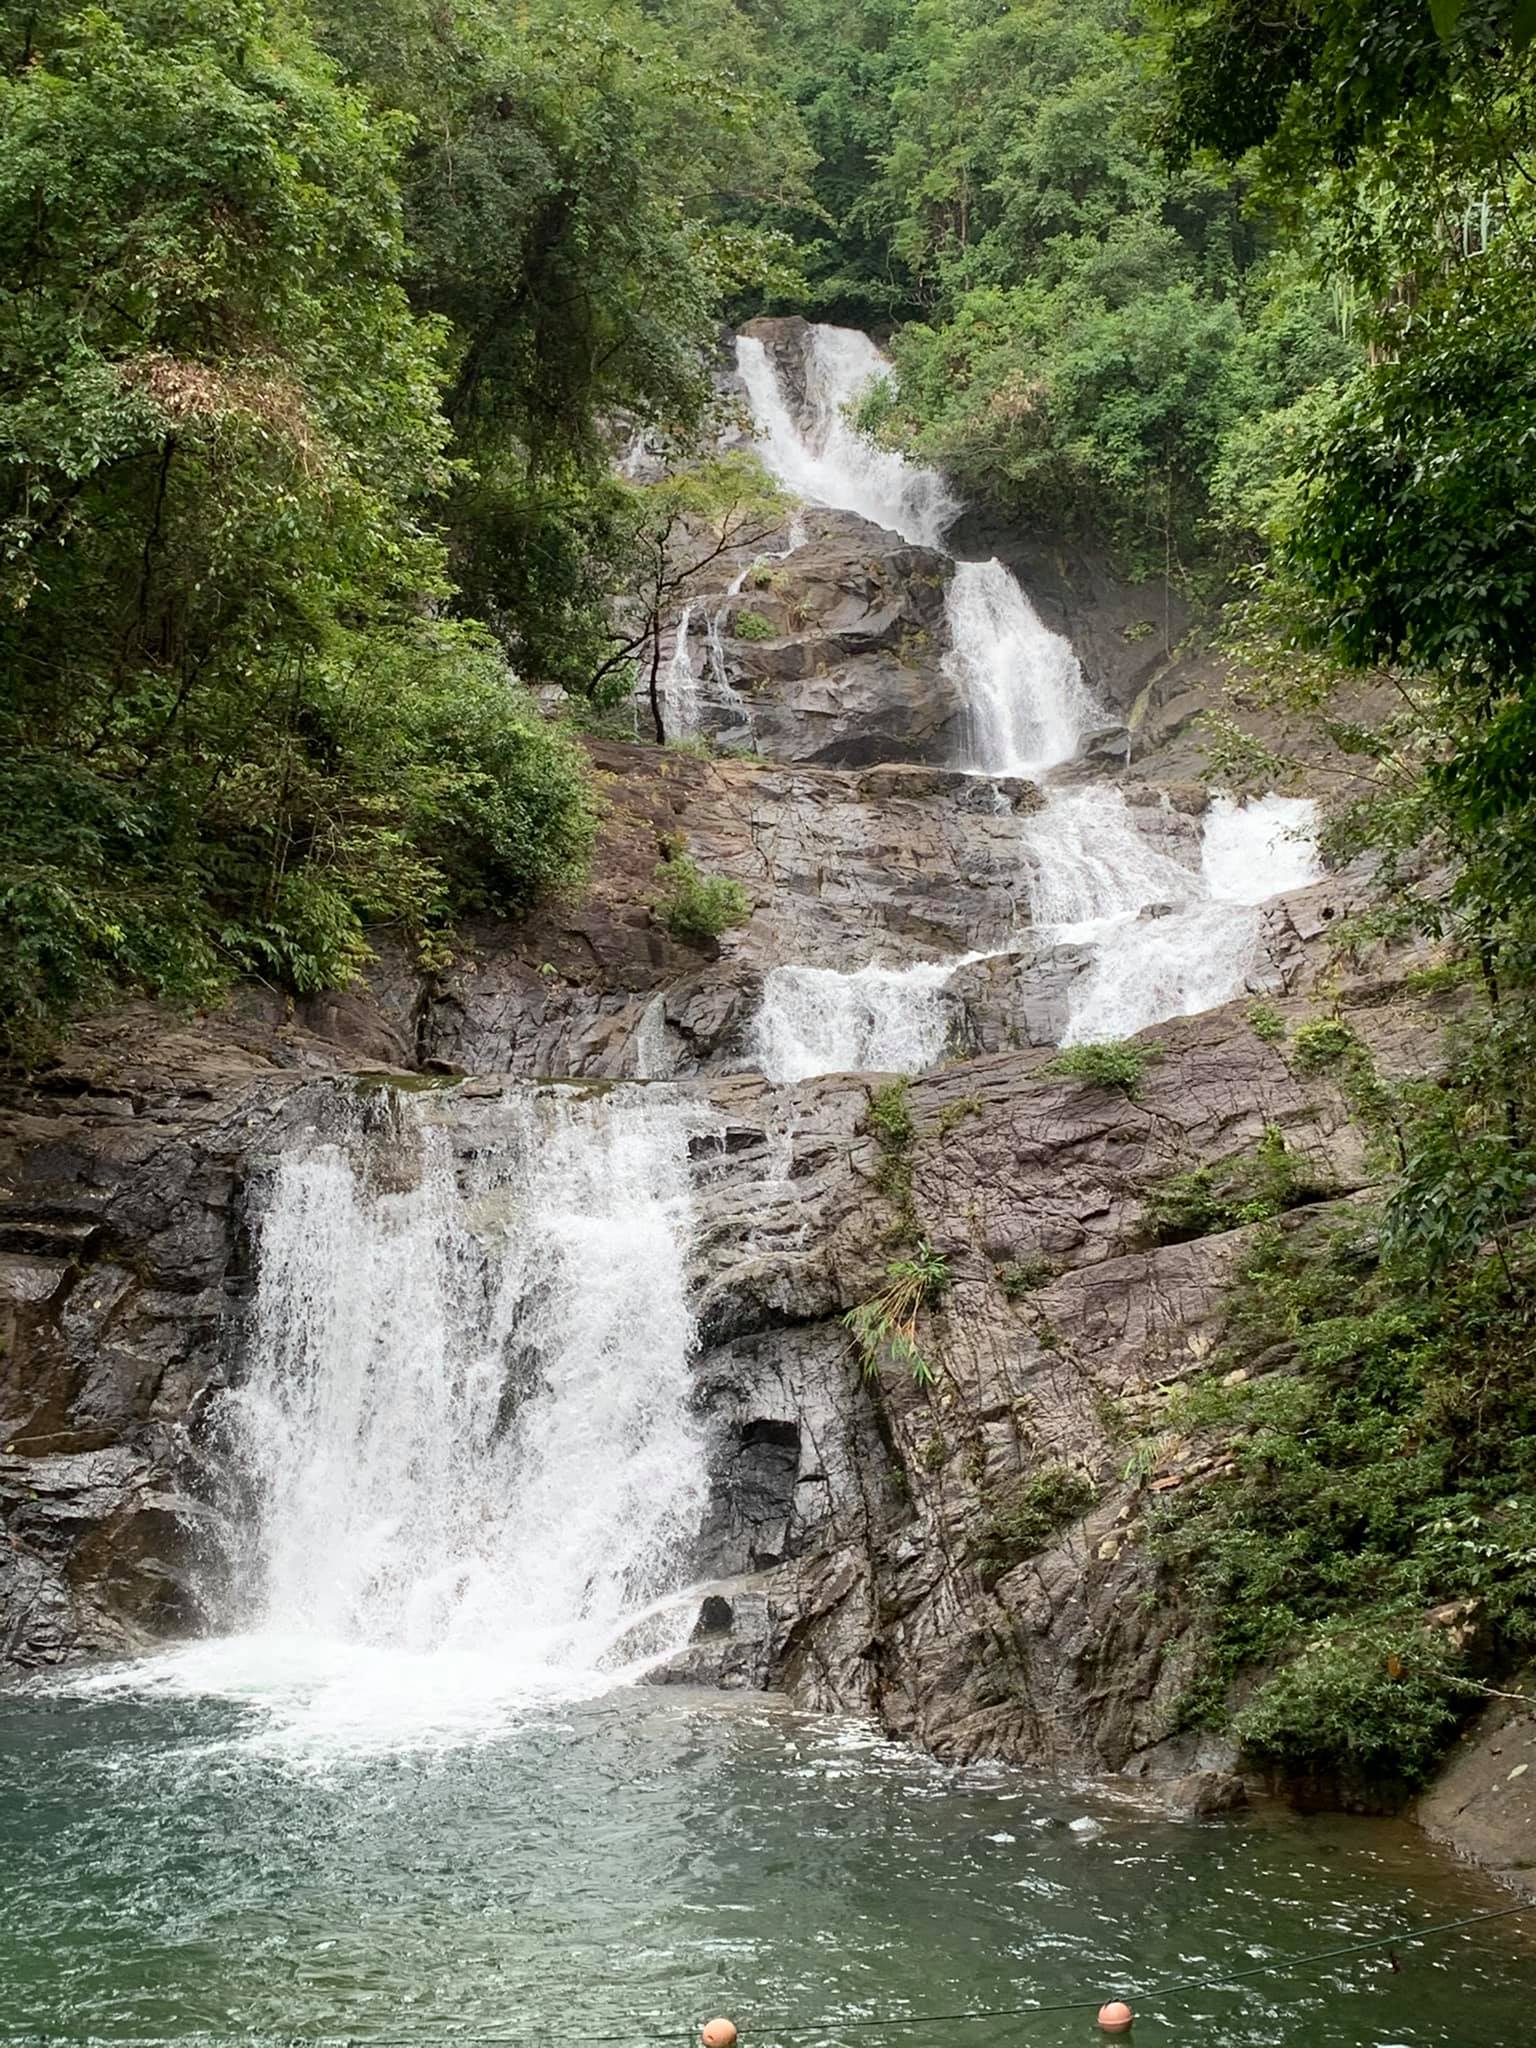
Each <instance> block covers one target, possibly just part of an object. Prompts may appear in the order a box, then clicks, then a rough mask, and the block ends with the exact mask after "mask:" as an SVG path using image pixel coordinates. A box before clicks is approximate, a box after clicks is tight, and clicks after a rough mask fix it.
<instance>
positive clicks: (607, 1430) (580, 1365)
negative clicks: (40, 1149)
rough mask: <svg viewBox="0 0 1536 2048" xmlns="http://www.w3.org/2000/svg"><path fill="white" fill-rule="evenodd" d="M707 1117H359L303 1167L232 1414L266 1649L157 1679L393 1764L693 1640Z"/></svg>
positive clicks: (229, 1650) (279, 1224)
mask: <svg viewBox="0 0 1536 2048" xmlns="http://www.w3.org/2000/svg"><path fill="white" fill-rule="evenodd" d="M456 1120H457V1130H455V1121H456ZM701 1123H702V1120H701V1114H700V1111H699V1110H698V1108H697V1107H696V1106H695V1107H693V1108H690V1107H689V1106H688V1105H687V1104H685V1103H683V1102H680V1101H678V1100H675V1099H671V1098H667V1097H664V1093H663V1091H661V1090H651V1091H644V1090H639V1089H634V1090H630V1089H619V1090H615V1091H613V1092H612V1093H610V1094H607V1095H604V1096H593V1097H582V1096H581V1095H579V1094H577V1093H576V1092H575V1091H566V1090H558V1089H551V1090H545V1091H537V1092H535V1091H532V1090H529V1091H524V1092H521V1093H518V1094H515V1095H511V1096H508V1097H505V1098H502V1099H499V1100H497V1099H492V1100H488V1101H475V1102H473V1103H464V1102H457V1101H455V1100H454V1099H453V1098H437V1097H435V1096H430V1095H429V1096H425V1097H410V1096H389V1095H386V1096H382V1097H366V1096H353V1097H351V1098H350V1099H349V1100H348V1101H347V1102H346V1104H345V1108H344V1112H343V1124H344V1127H343V1128H342V1130H341V1131H340V1132H339V1133H337V1134H327V1136H326V1138H325V1139H324V1140H323V1141H322V1140H321V1139H320V1138H319V1137H312V1138H311V1140H310V1142H308V1143H307V1144H301V1145H299V1146H296V1147H294V1148H292V1149H290V1150H289V1151H287V1152H285V1153H284V1154H283V1156H282V1157H281V1158H280V1159H279V1160H278V1161H277V1162H276V1164H275V1166H274V1167H273V1168H272V1170H271V1173H270V1179H269V1181H268V1183H267V1185H266V1188H265V1191H264V1196H263V1197H262V1198H261V1199H260V1213H259V1216H258V1219H257V1224H256V1253H257V1282H256V1295H255V1301H254V1305H253V1309H252V1313H251V1317H250V1325H249V1330H248V1338H247V1343H246V1353H247V1356H246V1364H245V1370H244V1372H243V1374H242V1375H241V1376H240V1377H239V1379H238V1382H237V1384H236V1386H235V1387H234V1389H233V1390H232V1391H231V1392H230V1393H229V1394H228V1395H226V1396H225V1397H224V1407H223V1413H222V1416H221V1418H220V1419H221V1422H222V1429H221V1432H220V1434H221V1437H222V1440H223V1443H224V1445H225V1458H226V1463H227V1468H228V1484H227V1486H226V1492H227V1493H228V1494H229V1495H230V1496H231V1497H232V1498H233V1499H234V1501H235V1502H236V1503H238V1504H239V1519H240V1521H241V1523H242V1525H243V1528H244V1531H245V1536H246V1540H245V1542H244V1544H243V1546H242V1551H241V1556H240V1561H239V1569H238V1573H237V1583H236V1598H235V1601H234V1612H233V1613H232V1615H231V1617H230V1618H231V1621H232V1622H233V1623H234V1624H235V1626H236V1630H237V1632H236V1633H234V1634H231V1635H226V1636H223V1637H214V1638H210V1639H208V1640H205V1641H203V1642H198V1643H191V1644H188V1645H184V1646H182V1647H181V1648H179V1649H176V1650H174V1651H171V1652H168V1653H165V1655H164V1656H162V1657H159V1658H154V1659H150V1660H148V1661H147V1662H146V1663H145V1664H141V1665H139V1666H137V1667H135V1669H134V1683H135V1684H136V1685H138V1686H142V1685H145V1684H148V1685H149V1686H151V1687H152V1688H153V1687H159V1688H162V1689H166V1690H170V1691H173V1692H179V1693H224V1694H227V1695H231V1696H238V1697H242V1698H243V1697H255V1698H261V1699H263V1700H264V1701H265V1702H266V1704H267V1705H268V1706H269V1708H270V1709H271V1710H272V1713H273V1715H274V1720H275V1722H276V1724H277V1727H278V1729H279V1731H280V1733H285V1734H286V1735H287V1736H289V1737H292V1736H295V1735H296V1736H297V1737H298V1738H299V1739H300V1744H301V1746H302V1747H306V1748H308V1747H312V1746H318V1747H319V1748H321V1749H322V1750H324V1749H333V1748H337V1747H340V1748H343V1749H346V1748H358V1747H362V1748H371V1747H376V1746H379V1745H380V1744H382V1745H384V1746H389V1745H390V1744H392V1743H393V1742H395V1741H397V1740H407V1739H418V1740H419V1739H422V1738H424V1737H425V1738H435V1737H437V1736H440V1735H448V1736H451V1737H452V1738H453V1739H456V1740H457V1739H464V1738H466V1737H471V1736H474V1737H478V1736H480V1735H485V1734H490V1733H492V1732H494V1730H495V1729H496V1727H498V1726H500V1725H501V1724H502V1722H503V1720H504V1718H505V1713H506V1710H507V1709H508V1707H509V1706H516V1705H517V1704H518V1703H519V1702H522V1701H531V1700H534V1699H538V1698H546V1699H547V1698H572V1697H578V1696H580V1695H583V1694H587V1693H592V1692H596V1691H602V1690H604V1689H606V1688H607V1687H608V1686H609V1685H611V1684H613V1683H615V1682H616V1681H617V1680H619V1679H620V1678H622V1677H625V1676H629V1677H633V1676H634V1675H636V1673H637V1671H638V1670H640V1669H642V1668H643V1667H644V1666H645V1665H646V1664H647V1663H649V1662H650V1661H653V1660H654V1659H655V1658H656V1657H658V1656H661V1655H664V1654H666V1653H667V1652H669V1651H671V1650H673V1649H675V1648H677V1647H679V1646H680V1645H681V1643H682V1642H683V1641H684V1640H686V1637H687V1634H688V1630H689V1628H690V1626H691V1624H692V1622H693V1620H694V1619H695V1617H696V1611H697V1610H696V1607H695V1606H694V1605H692V1604H690V1603H689V1602H687V1601H677V1600H675V1599H672V1598H669V1596H671V1595H674V1594H676V1593H677V1592H679V1591H680V1589H681V1588H682V1587H683V1586H684V1585H685V1584H686V1582H687V1579H688V1577H689V1568H690V1565H691V1561H692V1545H693V1541H694V1539H695V1537H696V1535H697V1531H698V1527H699V1521H700V1516H701V1512H702V1509H703V1504H704V1499H705V1468H704V1454H703V1448H702V1443H701V1440H700V1436H699V1433H698V1430H697V1428H696V1426H695V1423H694V1420H693V1417H692V1413H691V1406H690V1403H691V1396H692V1380H691V1376H690V1362H691V1357H692V1353H693V1349H694V1343H695V1328H694V1321H693V1315H692V1312H691V1309H690V1306H689V1301H688V1294H687V1280H686V1259H687V1252H688V1246H689V1242H690V1236H691V1232H692V1228H693V1220H694V1193H693V1186H692V1177H691V1172H690V1166H689V1145H690V1140H691V1138H693V1137H694V1136H695V1135H696V1134H697V1133H698V1132H699V1130H700V1129H701ZM455 1136H456V1137H457V1139H458V1143H457V1145H455V1143H454V1139H455ZM95 1682H96V1681H94V1680H92V1681H87V1683H95ZM102 1682H103V1683H104V1684H110V1683H113V1682H116V1681H115V1680H112V1679H107V1680H103V1681H102Z"/></svg>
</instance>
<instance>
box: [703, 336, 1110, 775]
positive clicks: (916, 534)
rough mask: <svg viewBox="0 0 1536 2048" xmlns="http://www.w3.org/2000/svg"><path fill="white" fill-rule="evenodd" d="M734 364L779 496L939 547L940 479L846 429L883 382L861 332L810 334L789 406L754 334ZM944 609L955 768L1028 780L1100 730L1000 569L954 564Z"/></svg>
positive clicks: (1084, 694) (739, 347) (1063, 647)
mask: <svg viewBox="0 0 1536 2048" xmlns="http://www.w3.org/2000/svg"><path fill="white" fill-rule="evenodd" d="M736 361H737V367H738V369H739V371H740V373H741V379H742V382H743V383H744V384H745V385H746V387H747V396H748V399H749V400H750V403H751V407H752V418H753V424H754V426H755V428H756V432H757V449H758V453H759V455H760V456H761V457H762V460H763V463H764V465H765V467H766V468H767V469H768V470H769V471H770V472H771V473H772V474H773V475H774V476H775V477H777V478H778V480H779V482H780V483H781V484H783V485H784V487H785V489H786V490H789V491H792V492H793V493H794V494H795V496H796V497H799V498H802V499H804V500H806V502H808V503H809V504H813V505H826V506H830V507H832V508H834V509H836V510H838V511H843V512H856V513H858V514H859V515H860V517H861V518H864V519H869V520H872V521H873V522H874V523H875V525H877V526H883V527H885V528H887V529H888V530H889V531H890V532H893V533H899V534H900V535H901V537H902V539H903V540H907V541H911V542H913V543H914V544H917V545H921V546H924V547H931V548H937V547H940V546H941V545H942V543H943V539H944V535H945V533H946V531H947V530H948V528H949V527H950V526H951V525H952V524H953V522H954V520H955V518H956V516H957V514H958V513H959V511H960V509H961V507H960V503H959V500H958V499H957V498H955V497H954V496H953V494H952V493H951V492H950V490H949V487H948V485H947V484H946V483H945V481H944V479H943V477H941V476H940V475H939V473H938V471H937V470H932V469H925V468H924V467H923V466H922V465H921V464H919V463H915V462H909V461H907V459H906V458H905V457H904V456H902V455H900V454H897V453H896V452H895V451H894V450H891V449H885V448H880V447H877V446H876V444H875V443H874V442H873V441H871V440H870V439H869V438H868V437H867V436H866V435H864V434H861V433H860V432H859V431H858V429H857V428H856V427H855V426H854V425H853V424H852V421H851V418H850V412H851V409H852V408H853V407H855V406H857V404H858V402H859V400H860V399H861V398H862V397H864V395H865V394H866V392H867V391H868V390H869V388H870V386H871V385H872V384H875V383H877V382H878V381H879V380H880V379H881V378H882V377H887V376H889V375H890V365H889V363H888V362H887V361H886V359H885V357H884V356H883V355H881V353H880V351H879V349H877V348H876V347H875V344H874V343H873V342H872V341H871V340H870V338H869V336H868V335H867V334H860V333H859V332H857V330H855V329H853V328H849V327H828V326H824V325H815V326H812V328H811V329H810V336H809V340H808V342H807V344H806V349H805V357H804V366H805V396H804V403H803V405H801V406H800V407H799V408H798V409H797V408H796V407H794V406H793V405H792V404H791V402H790V399H789V396H788V394H787V393H786V392H785V390H784V388H783V385H782V384H781V382H780V379H779V374H778V371H777V370H776V369H775V367H774V364H773V360H772V358H771V357H770V355H769V353H768V351H767V349H766V348H765V347H764V345H763V343H762V342H761V341H759V340H757V339H756V337H755V336H753V335H747V334H744V335H741V336H739V337H738V339H737V343H736ZM945 609H946V614H947V620H948V626H949V639H950V652H949V654H948V656H947V657H946V660H945V666H946V668H947V669H948V670H949V672H950V674H951V675H952V676H953V677H954V678H955V680H956V681H957V682H958V683H959V684H960V686H961V689H962V691H963V692H964V695H965V698H966V702H967V707H968V711H969V721H968V722H969V728H970V730H969V734H968V743H967V748H966V758H965V759H964V761H963V762H961V763H960V764H959V765H961V766H963V767H966V768H970V769H973V770H974V771H975V772H976V773H977V774H979V775H1026V776H1028V775H1038V774H1041V773H1043V772H1044V771H1045V770H1046V769H1048V768H1051V767H1054V766H1055V765H1056V764H1057V763H1058V762H1061V761H1067V760H1070V759H1071V757H1072V756H1073V754H1075V753H1076V751H1077V748H1078V745H1079V743H1080V741H1081V739H1082V737H1083V734H1084V733H1086V732H1089V731H1091V730H1092V729H1093V728H1094V727H1095V726H1100V725H1104V724H1106V723H1107V722H1108V720H1107V714H1106V713H1105V711H1104V709H1103V706H1102V705H1100V704H1099V703H1098V702H1097V701H1096V700H1095V698H1094V696H1093V694H1092V692H1091V691H1090V690H1089V689H1088V687H1087V685H1086V684H1085V683H1084V681H1083V675H1082V669H1081V666H1080V665H1079V663H1078V659H1077V656H1076V654H1075V653H1074V652H1073V649H1072V645H1071V643H1070V641H1067V640H1065V639H1063V638H1062V636H1061V635H1060V634H1059V633H1053V632H1052V631H1051V630H1050V628H1049V627H1048V626H1047V625H1045V623H1044V622H1043V620H1042V619H1041V618H1040V616H1039V614H1038V613H1037V612H1036V610H1035V608H1034V606H1033V605H1032V604H1031V603H1030V601H1029V599H1028V597H1027V596H1026V595H1025V593H1024V591H1023V589H1022V587H1021V586H1020V584H1019V580H1018V578H1017V577H1016V576H1015V575H1014V574H1013V573H1012V571H1011V570H1009V569H1006V568H1005V567H1004V566H1003V564H1002V563H1001V562H999V561H997V560H995V559H994V560H991V561H986V562H960V563H958V564H956V567H955V573H954V575H953V576H952V577H951V579H950V582H949V586H948V589H947V592H946V595H945Z"/></svg>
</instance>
